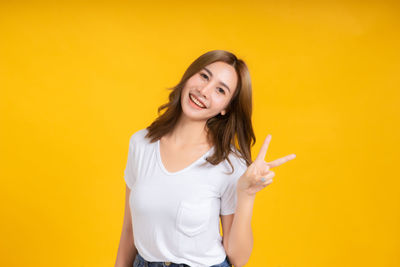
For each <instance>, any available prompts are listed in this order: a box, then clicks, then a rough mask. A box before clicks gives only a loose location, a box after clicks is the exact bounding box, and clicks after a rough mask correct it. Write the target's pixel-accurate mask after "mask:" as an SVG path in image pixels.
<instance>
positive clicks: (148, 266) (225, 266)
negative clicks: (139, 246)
mask: <svg viewBox="0 0 400 267" xmlns="http://www.w3.org/2000/svg"><path fill="white" fill-rule="evenodd" d="M133 267H190V266H189V265H187V264H184V263H173V262H164V261H152V262H150V261H146V260H145V259H144V258H143V257H142V256H140V254H139V252H138V253H137V254H136V258H135V261H134V262H133ZM210 267H232V264H231V263H230V262H229V259H228V257H225V260H224V261H223V262H221V263H218V264H215V265H212V266H210Z"/></svg>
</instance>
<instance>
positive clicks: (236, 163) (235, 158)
mask: <svg viewBox="0 0 400 267" xmlns="http://www.w3.org/2000/svg"><path fill="white" fill-rule="evenodd" d="M231 148H232V150H233V151H235V152H236V154H235V153H234V152H230V153H229V155H228V159H229V161H230V162H231V163H232V166H233V167H234V171H233V174H241V173H243V172H244V171H245V170H246V169H247V164H246V160H245V159H244V158H243V157H242V156H241V154H240V152H239V151H238V150H237V148H235V146H233V145H231ZM224 166H225V168H226V171H229V172H230V171H231V170H232V168H231V166H230V164H229V162H228V160H227V159H225V160H224Z"/></svg>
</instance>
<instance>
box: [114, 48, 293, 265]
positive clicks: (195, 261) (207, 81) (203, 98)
mask: <svg viewBox="0 0 400 267" xmlns="http://www.w3.org/2000/svg"><path fill="white" fill-rule="evenodd" d="M171 90H172V92H171V93H170V95H169V102H168V103H167V104H164V105H162V106H161V107H159V109H158V112H159V113H160V111H161V110H164V109H165V112H164V113H163V114H162V115H160V116H159V117H158V118H157V119H156V120H155V121H154V122H153V123H151V125H150V126H148V127H147V128H144V129H141V130H139V131H137V132H135V133H134V134H133V135H132V136H131V138H130V142H129V152H128V160H127V165H126V168H125V171H124V179H125V182H126V200H125V215H124V223H123V230H122V234H121V240H120V244H119V249H118V253H117V259H116V264H115V266H132V265H133V266H134V267H142V266H148V267H153V266H154V267H155V266H170V267H177V266H199V267H203V266H212V267H228V266H232V264H233V265H235V267H238V266H243V265H244V264H245V263H246V262H247V261H248V259H249V257H250V254H251V250H252V245H253V235H252V230H251V216H252V208H253V203H254V199H255V194H256V193H257V192H258V191H260V190H261V189H262V188H264V187H265V186H267V185H268V184H270V183H271V182H272V177H273V176H274V172H273V171H270V170H269V169H270V168H271V167H275V166H278V165H281V164H282V163H284V162H286V161H288V160H290V159H293V158H294V157H295V155H294V154H291V155H289V156H286V157H283V158H280V159H278V160H275V161H272V162H269V163H267V162H265V161H264V158H265V155H266V152H267V148H268V144H269V141H270V139H271V136H270V135H268V136H267V138H266V139H265V141H264V144H263V146H262V148H261V150H260V153H259V155H258V156H257V159H256V160H255V161H254V162H253V161H252V160H251V150H250V148H251V146H252V145H254V143H255V140H256V138H255V136H254V132H253V127H252V123H251V114H252V88H251V80H250V75H249V71H248V68H247V66H246V64H245V63H244V62H243V61H242V60H240V59H238V58H237V57H236V56H235V55H234V54H232V53H230V52H228V51H224V50H214V51H210V52H207V53H205V54H203V55H201V56H200V57H199V58H197V59H196V60H195V61H194V62H193V63H192V64H191V65H190V66H189V67H188V69H187V70H186V71H185V73H184V74H183V77H182V79H181V81H180V82H179V83H178V85H176V86H175V87H173V88H171ZM220 219H221V225H222V232H223V236H221V235H220V229H219V222H220Z"/></svg>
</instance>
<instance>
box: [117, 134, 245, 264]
mask: <svg viewBox="0 0 400 267" xmlns="http://www.w3.org/2000/svg"><path fill="white" fill-rule="evenodd" d="M147 132H148V130H147V129H141V130H139V131H137V132H136V133H134V134H133V135H132V136H131V138H130V141H129V153H128V160H127V164H126V168H125V171H124V179H125V182H126V184H127V186H128V187H129V188H130V189H131V194H130V196H129V205H130V209H131V215H132V227H133V235H134V243H135V247H136V248H137V250H138V252H139V254H140V255H141V256H142V257H143V258H144V259H146V260H147V261H170V262H174V263H185V264H188V265H189V266H194V267H203V266H211V265H214V264H218V263H220V262H222V261H223V260H224V259H225V257H226V253H225V250H224V247H223V245H222V236H221V235H220V233H219V215H220V214H222V215H227V214H232V213H234V212H235V208H236V202H237V196H236V183H237V180H238V179H239V178H240V176H241V175H242V174H243V173H244V171H245V170H246V169H247V166H246V163H245V161H244V159H241V158H239V157H237V156H236V155H234V154H233V153H230V155H229V159H230V160H231V162H232V165H233V166H234V172H233V174H228V173H229V172H231V167H230V165H229V163H228V161H227V160H225V161H222V162H221V163H220V164H218V165H216V166H214V165H212V164H211V163H208V162H207V164H206V165H203V166H199V165H201V164H202V163H204V162H206V160H205V158H206V157H207V156H211V155H212V153H213V151H214V147H212V148H211V149H210V150H209V151H207V152H206V153H205V154H204V155H203V156H202V157H200V158H199V159H197V160H196V161H195V162H193V163H192V164H190V165H189V166H187V167H186V168H184V169H182V170H180V171H177V172H172V173H171V172H168V171H167V170H166V169H165V167H164V166H163V164H162V161H161V159H160V150H159V141H156V142H154V143H150V141H149V140H150V139H147V138H145V135H146V134H147Z"/></svg>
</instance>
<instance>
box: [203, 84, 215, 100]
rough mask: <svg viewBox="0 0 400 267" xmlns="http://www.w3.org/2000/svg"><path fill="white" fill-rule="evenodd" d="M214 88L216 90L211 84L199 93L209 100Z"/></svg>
mask: <svg viewBox="0 0 400 267" xmlns="http://www.w3.org/2000/svg"><path fill="white" fill-rule="evenodd" d="M212 88H214V84H213V83H212V82H209V83H208V84H206V85H204V86H202V87H200V88H199V92H200V93H201V94H202V95H203V96H204V97H205V98H207V99H208V97H209V95H210V93H211V92H212Z"/></svg>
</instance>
